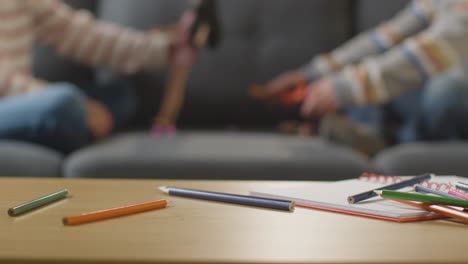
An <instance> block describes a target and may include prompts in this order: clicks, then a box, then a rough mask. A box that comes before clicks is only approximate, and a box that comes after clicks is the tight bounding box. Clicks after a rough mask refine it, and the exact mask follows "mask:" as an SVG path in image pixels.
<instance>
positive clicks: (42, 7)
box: [0, 0, 169, 97]
mask: <svg viewBox="0 0 468 264" xmlns="http://www.w3.org/2000/svg"><path fill="white" fill-rule="evenodd" d="M0 21H1V23H0V97H2V96H7V95H15V94H22V93H28V92H30V91H34V90H37V89H41V88H43V87H45V85H46V82H45V81H43V80H38V79H37V78H35V77H34V76H33V75H32V70H31V68H32V67H31V64H32V52H31V48H32V43H33V41H34V40H38V41H40V42H42V43H45V44H46V45H49V46H50V47H52V48H54V49H55V50H56V51H57V52H58V53H59V54H60V55H63V56H66V57H68V58H71V59H74V60H76V61H77V62H80V63H84V64H88V65H92V66H97V65H99V66H106V67H109V68H110V69H112V70H116V71H119V72H123V73H134V72H137V71H141V70H154V69H158V68H160V67H161V66H162V65H163V64H165V62H166V59H167V58H166V57H167V50H168V48H167V47H168V43H169V38H168V37H167V35H166V34H164V33H162V32H151V33H144V32H139V31H136V30H132V29H124V28H120V27H117V26H115V25H112V24H110V23H105V22H97V21H96V20H95V19H94V18H93V16H92V15H91V14H90V13H89V12H87V11H84V10H78V11H75V10H72V9H71V8H70V7H68V6H67V5H65V4H63V3H62V2H60V1H59V0H1V1H0Z"/></svg>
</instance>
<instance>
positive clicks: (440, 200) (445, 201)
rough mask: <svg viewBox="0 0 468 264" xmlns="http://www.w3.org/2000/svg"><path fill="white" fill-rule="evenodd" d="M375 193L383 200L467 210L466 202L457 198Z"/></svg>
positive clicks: (393, 192)
mask: <svg viewBox="0 0 468 264" xmlns="http://www.w3.org/2000/svg"><path fill="white" fill-rule="evenodd" d="M375 192H376V193H377V194H378V195H380V196H381V197H383V198H390V199H398V200H408V201H415V202H422V203H426V204H438V205H451V206H458V207H463V208H468V201H465V200H462V199H458V198H447V197H440V196H436V195H428V194H419V193H409V192H398V191H389V190H379V191H375Z"/></svg>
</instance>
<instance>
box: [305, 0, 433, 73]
mask: <svg viewBox="0 0 468 264" xmlns="http://www.w3.org/2000/svg"><path fill="white" fill-rule="evenodd" d="M433 13H434V10H433V8H432V6H431V4H430V1H426V0H422V1H420V0H418V1H413V2H411V3H410V4H409V5H408V6H407V7H406V8H405V9H404V10H402V11H401V12H399V13H398V14H397V15H396V16H395V17H394V18H393V19H392V20H390V21H388V22H385V23H382V24H381V25H380V26H378V27H377V28H375V29H372V30H370V31H368V32H365V33H362V34H360V35H358V36H357V37H355V38H353V39H352V40H350V41H348V42H347V43H345V44H344V45H342V46H341V47H339V48H337V49H336V50H334V51H332V52H331V53H328V54H323V55H319V56H317V57H315V58H314V59H313V60H312V61H311V62H310V63H308V64H307V65H305V66H304V67H303V68H302V71H304V73H305V75H306V79H308V80H309V81H313V80H315V79H318V78H321V77H322V76H324V75H326V74H329V73H332V72H336V71H338V70H341V69H342V68H343V67H344V66H346V65H350V64H353V63H357V62H359V61H361V60H363V59H364V58H366V57H369V56H372V55H377V54H380V53H383V52H385V51H387V50H389V49H390V48H392V47H394V46H395V45H397V44H399V43H400V42H401V41H403V40H404V39H406V38H407V37H409V36H412V35H414V34H417V33H418V32H420V31H422V30H424V29H425V28H427V26H429V25H430V23H431V21H432V18H433Z"/></svg>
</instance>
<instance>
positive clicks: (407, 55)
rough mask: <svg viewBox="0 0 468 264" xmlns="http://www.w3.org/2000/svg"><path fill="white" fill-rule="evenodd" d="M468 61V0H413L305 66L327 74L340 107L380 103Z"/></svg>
mask: <svg viewBox="0 0 468 264" xmlns="http://www.w3.org/2000/svg"><path fill="white" fill-rule="evenodd" d="M464 64H468V1H467V0H414V1H412V2H411V3H410V4H409V5H408V6H407V7H406V8H405V9H404V10H402V11H401V12H400V13H398V14H397V15H396V17H394V18H393V19H392V20H390V21H388V22H385V23H382V24H381V25H380V26H378V27H377V28H376V29H373V30H371V31H369V32H365V33H362V34H360V35H358V36H357V37H356V38H354V39H352V40H351V41H349V42H348V43H346V44H345V45H343V46H342V47H339V48H338V49H336V50H334V51H332V52H331V53H329V54H325V55H320V56H317V57H316V58H314V59H313V60H312V62H310V63H309V64H308V65H306V66H305V67H304V68H303V69H304V71H305V73H306V76H307V78H308V79H309V80H314V79H317V78H320V77H323V76H325V75H329V76H331V79H332V82H333V84H334V87H335V90H336V94H337V101H338V104H339V107H341V108H348V107H353V106H357V105H367V104H372V103H383V102H387V101H389V100H390V99H392V98H394V97H397V96H399V95H401V94H403V93H404V92H407V91H409V90H411V89H415V88H419V87H421V86H422V85H423V84H424V82H425V81H427V80H428V79H429V78H431V77H433V76H435V75H437V74H440V73H443V72H445V71H447V70H450V69H453V68H462V66H463V65H464Z"/></svg>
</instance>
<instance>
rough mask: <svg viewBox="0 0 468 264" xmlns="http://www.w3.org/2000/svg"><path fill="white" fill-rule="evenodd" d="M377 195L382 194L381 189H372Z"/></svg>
mask: <svg viewBox="0 0 468 264" xmlns="http://www.w3.org/2000/svg"><path fill="white" fill-rule="evenodd" d="M374 192H375V193H376V194H377V195H382V191H381V190H376V191H374Z"/></svg>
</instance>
